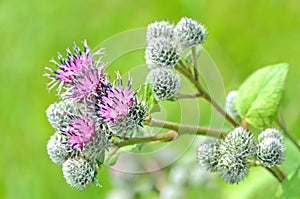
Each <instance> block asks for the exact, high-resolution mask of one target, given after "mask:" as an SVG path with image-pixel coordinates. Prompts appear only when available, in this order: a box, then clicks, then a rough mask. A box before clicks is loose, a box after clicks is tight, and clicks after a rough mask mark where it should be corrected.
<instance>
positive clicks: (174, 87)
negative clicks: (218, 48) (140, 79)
mask: <svg viewBox="0 0 300 199" xmlns="http://www.w3.org/2000/svg"><path fill="white" fill-rule="evenodd" d="M205 38H206V29H205V27H204V26H203V25H201V24H199V23H198V22H197V21H195V20H193V19H191V18H188V17H183V18H181V19H180V21H179V22H178V23H177V24H176V25H174V24H172V23H170V22H168V21H163V20H162V21H156V22H153V23H151V24H149V25H148V27H147V34H146V41H147V48H146V51H145V59H146V64H147V66H148V67H149V69H150V72H149V75H148V81H150V82H151V84H152V89H153V91H154V96H155V98H156V100H158V101H159V100H168V99H171V98H172V97H174V95H176V94H177V93H178V90H179V88H180V86H181V84H180V76H179V75H178V74H176V73H175V71H174V66H175V65H176V64H177V63H178V61H179V60H180V59H181V55H182V53H183V52H184V50H185V49H189V48H192V47H195V46H197V45H199V44H201V43H203V42H204V40H205Z"/></svg>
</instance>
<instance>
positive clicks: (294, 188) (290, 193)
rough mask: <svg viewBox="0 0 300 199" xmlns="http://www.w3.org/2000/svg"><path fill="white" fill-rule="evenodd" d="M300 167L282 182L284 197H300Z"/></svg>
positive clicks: (286, 198)
mask: <svg viewBox="0 0 300 199" xmlns="http://www.w3.org/2000/svg"><path fill="white" fill-rule="evenodd" d="M299 169H300V167H298V169H297V170H296V172H295V173H294V174H293V175H292V176H291V177H290V178H288V179H285V180H284V181H283V182H282V189H283V194H282V198H284V199H294V198H300V189H299V185H300V172H299Z"/></svg>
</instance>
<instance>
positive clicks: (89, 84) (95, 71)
mask: <svg viewBox="0 0 300 199" xmlns="http://www.w3.org/2000/svg"><path fill="white" fill-rule="evenodd" d="M108 84H109V81H108V78H107V76H106V74H105V73H103V69H102V67H97V68H90V69H87V70H84V71H82V73H81V74H80V75H79V76H78V77H77V78H76V79H74V81H73V84H72V86H71V87H70V88H69V89H68V90H67V91H66V92H65V93H64V94H63V95H62V97H63V98H73V99H75V100H76V101H78V102H87V101H94V100H93V99H95V98H96V97H97V96H99V95H103V93H105V91H106V88H107V85H108Z"/></svg>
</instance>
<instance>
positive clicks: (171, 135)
mask: <svg viewBox="0 0 300 199" xmlns="http://www.w3.org/2000/svg"><path fill="white" fill-rule="evenodd" d="M177 136H178V133H177V132H176V131H169V132H168V133H163V134H157V135H154V136H145V137H136V138H131V139H127V140H123V141H120V142H115V143H114V145H115V146H117V147H118V148H120V147H124V146H128V145H133V144H142V143H159V142H170V141H172V140H174V139H175V138H176V137H177Z"/></svg>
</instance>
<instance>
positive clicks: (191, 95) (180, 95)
mask: <svg viewBox="0 0 300 199" xmlns="http://www.w3.org/2000/svg"><path fill="white" fill-rule="evenodd" d="M201 96H202V93H188V94H185V93H184V94H183V93H177V95H176V96H175V97H176V99H194V98H197V97H201Z"/></svg>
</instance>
